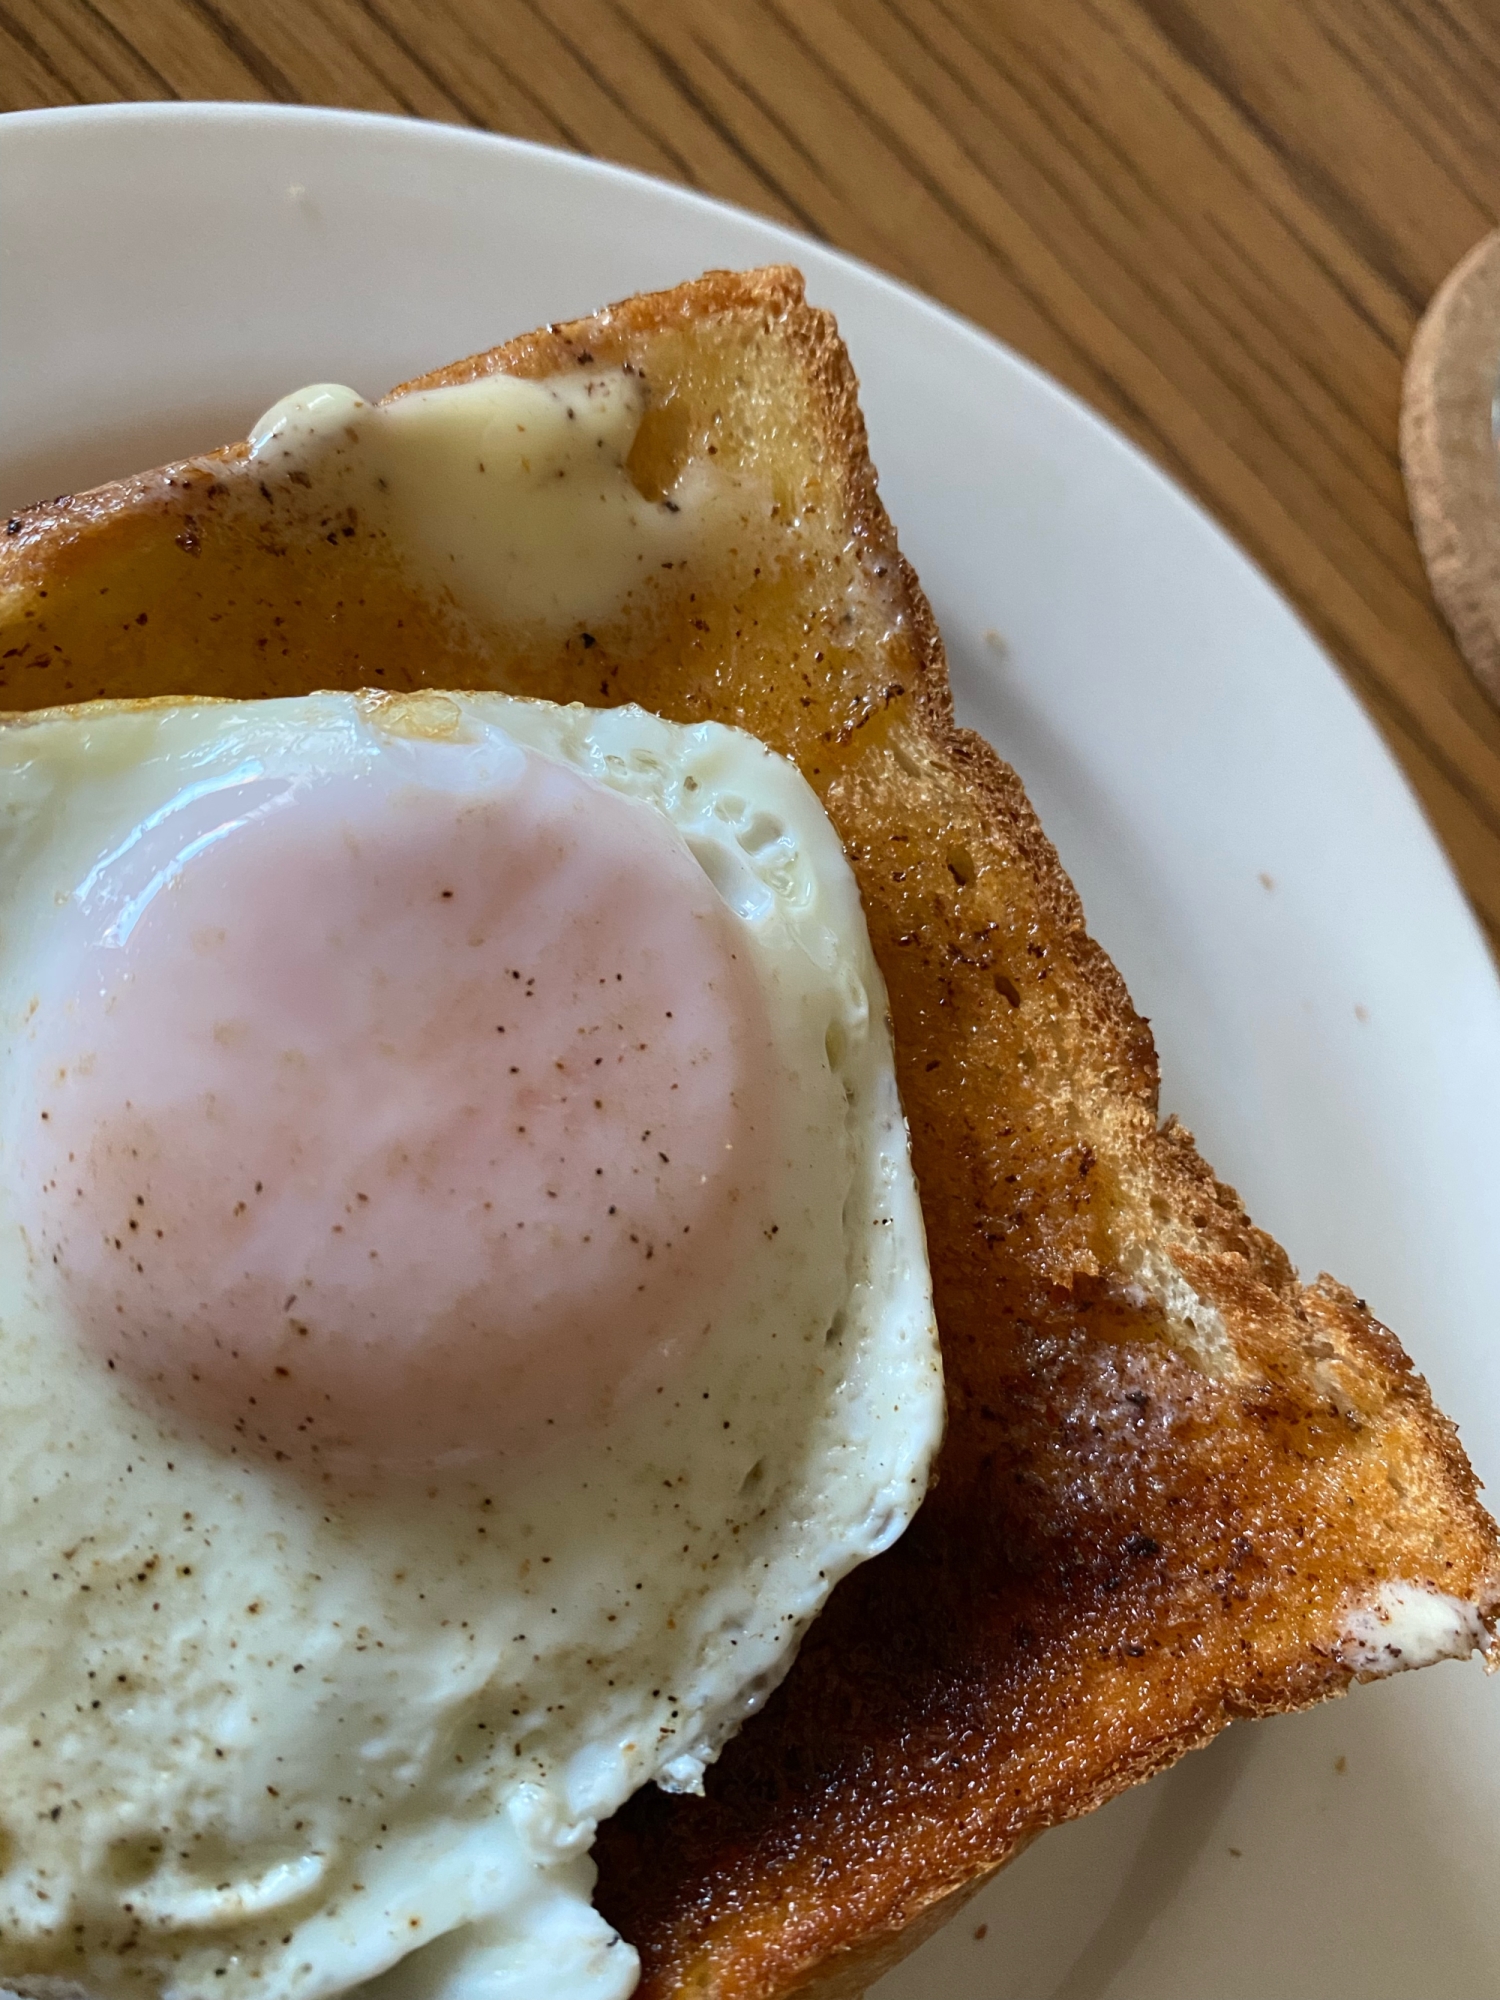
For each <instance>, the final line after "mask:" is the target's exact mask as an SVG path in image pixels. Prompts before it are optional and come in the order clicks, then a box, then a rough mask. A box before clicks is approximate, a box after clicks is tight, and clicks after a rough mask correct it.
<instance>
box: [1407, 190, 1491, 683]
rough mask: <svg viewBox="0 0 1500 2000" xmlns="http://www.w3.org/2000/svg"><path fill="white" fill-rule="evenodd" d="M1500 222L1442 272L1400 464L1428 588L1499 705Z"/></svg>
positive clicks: (1417, 352)
mask: <svg viewBox="0 0 1500 2000" xmlns="http://www.w3.org/2000/svg"><path fill="white" fill-rule="evenodd" d="M1497 397H1500V230H1495V231H1494V232H1493V233H1492V234H1491V235H1489V236H1486V237H1485V238H1484V239H1483V241H1482V242H1480V243H1477V244H1476V245H1475V246H1474V248H1473V249H1472V250H1471V251H1470V252H1469V254H1468V256H1467V257H1465V258H1464V260H1463V262H1462V263H1461V264H1459V265H1458V266H1457V267H1456V268H1455V269H1454V270H1453V271H1451V272H1450V273H1449V275H1448V276H1447V278H1446V279H1444V281H1443V284H1442V286H1441V287H1440V288H1439V290H1438V292H1437V294H1436V296H1435V297H1434V299H1433V301H1432V303H1431V305H1430V306H1429V307H1428V308H1427V311H1426V314H1425V315H1424V317H1423V319H1422V323H1421V325H1420V326H1419V327H1418V328H1417V331H1416V336H1415V338H1414V339H1413V341H1412V344H1411V351H1410V353H1409V354H1408V355H1407V360H1406V372H1405V376H1404V378H1403V382H1402V392H1401V469H1402V471H1403V473H1404V474H1405V477H1406V498H1407V504H1408V506H1409V507H1410V509H1411V518H1412V526H1413V527H1414V528H1415V530H1416V535H1417V542H1418V544H1419V546H1420V548H1421V551H1422V560H1423V561H1424V562H1425V563H1426V565H1427V575H1428V578H1429V580H1430V582H1431V584H1432V594H1433V596H1434V597H1435V598H1436V599H1437V601H1438V605H1439V608H1440V609H1441V610H1442V613H1443V615H1444V617H1445V618H1446V619H1447V620H1448V623H1449V624H1450V625H1451V626H1452V628H1453V634H1454V637H1455V638H1456V639H1457V640H1458V644H1459V648H1460V650H1461V651H1462V653H1463V656H1464V658H1465V659H1466V660H1467V661H1468V663H1469V666H1470V667H1471V668H1472V669H1473V672H1474V675H1475V678H1476V679H1477V680H1478V681H1479V683H1480V685H1481V686H1482V687H1483V688H1484V690H1485V692H1486V693H1487V694H1488V695H1489V696H1490V697H1491V699H1492V700H1494V701H1496V702H1497V703H1500V445H1497V442H1496V423H1495V419H1496V405H1497Z"/></svg>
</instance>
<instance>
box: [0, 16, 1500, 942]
mask: <svg viewBox="0 0 1500 2000" xmlns="http://www.w3.org/2000/svg"><path fill="white" fill-rule="evenodd" d="M1497 91H1500V10H1497V9H1496V8H1495V7H1493V6H1490V5H1486V4H1484V0H0V106H3V108H5V109H19V108H20V107H22V106H25V105H37V104H71V103H76V102H89V101H99V100H104V99H118V98H167V97H186V98H191V97H217V98H259V99H276V100H279V101H282V102H304V103H321V104H341V105H358V106H363V107H367V108H369V109H372V110H380V111H393V112H408V113H413V114H415V115H417V116H419V117H424V118H437V119H446V120H450V121H454V122H461V123H467V124H473V125H480V126H486V127H489V128H491V129H493V130H495V131H500V132H510V133H515V134H518V135H520V136H523V137H525V138H529V139H539V140H544V141H546V142H547V143H549V144H552V145H557V146H566V147H572V148H576V149H578V150H580V151H584V152H590V153H598V154H601V155H603V156H605V157H607V158H609V159H614V160H621V161H624V162H627V163H628V164H629V165H631V166H635V167H642V168H645V169H646V170H647V171H648V172H650V173H654V174H660V175H664V176H666V177H667V178H669V179H674V180H682V181H687V182H689V183H691V184H692V185H693V186H695V187H699V188H702V189H704V190H706V191H707V192H709V193H712V194H716V195H722V196H725V197H727V198H728V199H729V200H731V201H735V202H740V203H743V204H744V205H745V206H747V207H749V208H753V209H758V210H760V211H762V212H763V213H765V214H767V215H771V216H775V217H777V218H779V219H781V220H782V221H785V222H789V223H792V224H794V225H795V226H796V227H798V228H800V229H804V230H807V231H808V232H809V233H811V234H812V235H814V236H817V237H820V238H822V239H824V240H826V241H828V242H831V243H835V244H837V245H839V246H841V247H842V248H844V249H847V250H851V251H853V252H855V253H856V254H857V255H858V256H861V257H864V258H867V259H869V261H870V262H872V263H874V264H878V265H880V266H882V267H883V268H884V269H885V270H888V271H891V272H894V273H895V274H897V275H898V276H900V277H902V278H905V279H907V280H909V281H910V282H911V283H912V284H914V285H918V286H920V287H921V288H922V289H923V290H924V291H927V292H930V293H932V294H933V295H934V296H936V297H937V298H939V299H942V300H943V301H945V302H946V303H947V304H949V305H951V306H954V307H956V308H957V309H958V311H960V312H962V313H966V314H968V315H969V316H970V317H971V318H972V319H975V320H977V321H979V322H980V323H981V324H982V325H984V326H986V327H988V328H990V329H991V330H992V331H993V332H994V333H996V334H998V335H999V336H1000V338H1001V339H1003V340H1006V341H1009V342H1010V343H1011V344H1012V345H1013V346H1014V347H1017V348H1019V349H1020V350H1021V352H1022V353H1023V354H1026V355H1029V356H1030V357H1031V358H1032V359H1033V360H1035V361H1038V362H1040V363H1041V365H1042V366H1043V367H1044V368H1047V369H1050V370H1051V371H1052V373H1053V374H1054V375H1056V376H1058V377H1059V378H1060V379H1061V380H1062V381H1064V382H1066V383H1067V384H1068V385H1069V387H1070V388H1072V389H1075V390H1077V391H1078V393H1079V394H1080V395H1082V396H1084V397H1085V398H1086V399H1087V400H1088V401H1089V402H1090V403H1092V404H1093V405H1094V406H1095V407H1096V408H1097V409H1099V410H1101V411H1103V412H1104V414H1105V415H1106V416H1108V417H1110V418H1111V419H1112V420H1113V421H1114V422H1115V423H1117V424H1118V425H1120V427H1121V428H1122V429H1123V430H1125V431H1126V432H1128V433H1129V434H1130V436H1132V437H1133V438H1135V439H1136V440H1137V442H1138V443H1140V444H1141V445H1143V446H1144V447H1145V449H1146V450H1147V451H1148V452H1150V453H1151V454H1152V455H1153V456H1154V457H1155V458H1156V459H1157V460H1158V461H1159V462H1160V463H1161V464H1163V465H1164V466H1165V467H1167V469H1168V470H1169V471H1170V472H1172V473H1173V474H1175V475H1176V477H1177V478H1179V479H1180V480H1182V481H1183V483H1184V484H1185V485H1186V486H1188V487H1189V488H1190V489H1191V490H1192V491H1193V492H1194V493H1195V494H1197V496H1198V497H1199V498H1200V499H1201V500H1202V501H1203V502H1204V503H1205V504H1206V505H1207V506H1208V507H1209V508H1210V509H1211V510H1212V512H1213V513H1215V514H1216V515H1217V516H1218V517H1219V519H1220V520H1221V521H1223V522H1224V524H1225V525H1226V527H1228V528H1229V530H1230V531H1231V532H1232V533H1233V534H1234V535H1236V536H1237V537H1238V538H1239V540H1240V541H1241V542H1242V543H1243V544H1244V546H1245V547H1246V548H1247V549H1248V550H1249V551H1250V553H1251V554H1252V555H1253V556H1254V557H1255V558H1256V559H1257V560H1258V561H1259V562H1260V563H1261V564H1262V565H1263V567H1264V568H1265V569H1266V570H1267V571H1268V572H1269V574H1270V575H1271V576H1273V577H1274V578H1275V579H1276V581H1277V583H1279V584H1280V585H1281V587H1282V588H1283V589H1284V590H1285V591H1286V592H1287V594H1288V596H1289V597H1290V598H1291V599H1292V601H1293V602H1294V603H1295V604H1296V605H1297V606H1298V607H1299V608H1300V610H1301V611H1302V613H1303V615H1304V616H1305V617H1306V618H1307V620H1308V622H1309V623H1310V624H1311V625H1312V626H1313V627H1314V628H1315V630H1316V631H1317V632H1318V633H1319V635H1320V636H1321V637H1322V639H1323V640H1324V641H1325V643H1326V644H1327V645H1328V647H1329V649H1330V650H1331V651H1332V653H1333V655H1334V657H1335V658H1336V659H1337V660H1338V661H1339V663H1340V665H1341V666H1342V668H1343V670H1344V672H1345V673H1346V674H1347V676H1348V678H1349V680H1350V682H1351V684H1352V685H1353V687H1354V688H1355V689H1356V691H1357V692H1358V694H1359V696H1360V697H1361V699H1362V700H1363V701H1364V702H1365V704H1366V706H1367V707H1368V708H1369V710H1370V712H1371V714H1372V715H1373V716H1374V718H1375V720H1376V722H1377V723H1378V725H1379V727H1380V728H1381V730H1382V731H1383V732H1384V734H1385V737H1386V740H1387V741H1388V742H1389V743H1390V745H1391V747H1392V749H1393V750H1394V751H1395V753H1396V755H1397V757H1398V758H1399V759H1400V760H1401V763H1402V765H1403V766H1404V768H1405V770H1406V772H1407V774H1408V776H1409V777H1410V779H1411V782H1412V784H1413V785H1414V786H1415V788H1416V790H1417V792H1418V793H1419V795H1420V796H1421V799H1422V801H1423V803H1424V805H1425V806H1426V809H1427V812H1428V814H1429V815H1430V817H1431V819H1432V821H1433V824H1434V825H1435V826H1436V828H1437V831H1438V833H1439V835H1440V837H1441V838H1442V840H1443V841H1444V843H1445V845H1446V847H1447V849H1448V852H1449V854H1450V855H1451V856H1452V859H1453V862H1454V865H1455V867H1456V868H1457V870H1458V873H1459V876H1460V877H1461V879H1462V881H1463V883H1464V885H1465V887H1466V888H1467V890H1468V893H1469V895H1470V897H1471V898H1472V900H1473V902H1474V904H1475V907H1476V908H1477V910H1478V911H1479V914H1480V916H1481V918H1482V920H1483V921H1484V923H1485V924H1486V926H1487V928H1488V930H1489V934H1490V937H1491V939H1492V941H1493V942H1495V943H1496V944H1497V945H1500V713H1497V712H1496V710H1495V709H1494V708H1493V707H1492V706H1491V705H1490V703H1489V702H1488V701H1487V699H1486V698H1485V696H1484V695H1483V694H1482V693H1481V692H1480V690H1479V688H1478V686H1477V685H1476V684H1475V683H1474V682H1473V681H1472V680H1471V678H1470V677H1469V675H1468V673H1467V672H1466V670H1465V668H1464V665H1463V662H1462V660H1461V659H1460V657H1459V655H1458V653H1457V652H1456V650H1455V648H1454V646H1453V644H1452V641H1451V640H1450V638H1449V635H1448V632H1447V630H1446V628H1445V626H1444V625H1443V622H1442V620H1441V618H1440V617H1439V615H1438V613H1437V612H1436V610H1435V609H1434V606H1433V604H1432V600H1431V598H1430V595H1429V593H1428V589H1427V584H1426V579H1425V577H1424V574H1423V571H1422V566H1421V562H1420V560H1419V558H1418V554H1417V548H1416V544H1415V542H1414V541H1413V538H1412V533H1411V528H1410V525H1409V522H1408V519H1407V512H1406V502H1405V498H1404V495H1403V491H1402V485H1401V475H1400V470H1399V467H1398V465H1397V458H1396V418H1397V406H1398V398H1399V391H1400V380H1401V364H1402V359H1403V356H1404V355H1405V352H1406V347H1407V343H1408V341H1409V339H1410V337H1411V333H1412V329H1413V327H1414V325H1415V323H1416V321H1417V318H1418V316H1419V315H1420V313H1421V311H1422V309H1423V307H1424V305H1425V304H1426V302H1427V300H1428V298H1429V297H1430V295H1431V293H1432V292H1433V290H1434V289H1435V288H1436V286H1437V284H1438V283H1439V281H1440V280H1441V278H1442V277H1443V276H1444V274H1445V273H1446V271H1447V270H1448V269H1449V267H1450V266H1451V265H1452V264H1453V263H1455V262H1456V261H1457V259H1458V258H1459V257H1460V256H1461V255H1462V254H1463V252H1464V251H1465V250H1467V249H1468V248H1469V246H1470V245H1471V244H1472V243H1473V242H1474V241H1475V240H1476V239H1477V238H1478V237H1479V236H1480V235H1482V234H1483V233H1484V232H1485V231H1486V230H1488V229H1489V228H1491V227H1493V226H1494V224H1495V223H1496V221H1497V219H1500V119H1497V116H1496V112H1495V104H1496V98H1497Z"/></svg>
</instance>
